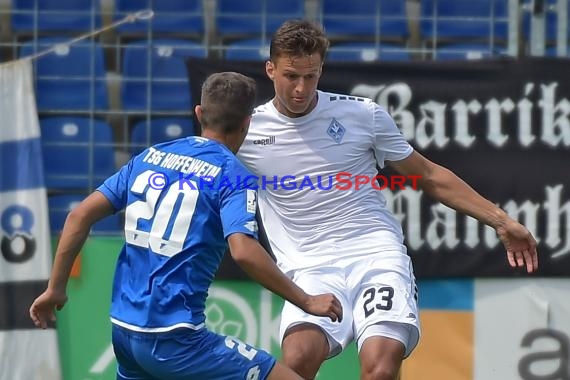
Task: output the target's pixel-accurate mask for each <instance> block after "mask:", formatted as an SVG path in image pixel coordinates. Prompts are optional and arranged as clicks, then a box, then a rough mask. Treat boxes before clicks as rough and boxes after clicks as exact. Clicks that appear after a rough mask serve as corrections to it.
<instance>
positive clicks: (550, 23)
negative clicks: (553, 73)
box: [522, 0, 570, 57]
mask: <svg viewBox="0 0 570 380" xmlns="http://www.w3.org/2000/svg"><path fill="white" fill-rule="evenodd" d="M527 3H528V1H527ZM557 3H558V1H557V0H547V1H545V4H544V12H545V22H544V24H545V30H544V32H545V39H546V43H547V44H549V45H556V43H557V38H558V19H559V17H563V15H562V14H561V13H560V12H559V11H558V10H557ZM527 5H528V6H529V7H528V9H526V11H525V12H524V13H523V19H522V34H523V37H524V38H525V40H526V41H530V35H531V16H532V13H531V9H532V7H531V6H530V5H531V4H530V3H528V4H527ZM566 17H567V18H568V21H569V22H570V3H569V4H568V5H567V15H566ZM566 40H567V45H570V44H569V43H570V27H569V28H567V30H566ZM548 50H549V49H548V47H547V48H546V51H545V55H546V56H552V57H554V56H556V55H557V54H556V49H554V52H552V51H550V52H549V51H548ZM552 53H553V54H552Z"/></svg>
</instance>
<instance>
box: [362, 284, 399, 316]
mask: <svg viewBox="0 0 570 380" xmlns="http://www.w3.org/2000/svg"><path fill="white" fill-rule="evenodd" d="M393 297H394V288H392V287H391V286H383V287H381V288H378V291H377V290H376V288H368V289H366V291H364V294H363V295H362V298H364V300H365V301H364V316H365V317H366V318H368V317H369V316H371V315H372V314H373V313H374V310H375V309H378V310H390V309H391V308H392V298H393Z"/></svg>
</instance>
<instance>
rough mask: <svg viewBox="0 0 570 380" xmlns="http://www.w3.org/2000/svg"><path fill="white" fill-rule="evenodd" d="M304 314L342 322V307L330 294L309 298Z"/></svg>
mask: <svg viewBox="0 0 570 380" xmlns="http://www.w3.org/2000/svg"><path fill="white" fill-rule="evenodd" d="M305 312H307V313H309V314H313V315H318V316H320V317H329V318H330V319H331V320H332V321H333V322H336V321H339V322H340V321H342V305H341V303H340V301H339V300H338V298H336V297H335V295H334V294H331V293H328V294H320V295H318V296H309V298H308V300H307V305H306V308H305Z"/></svg>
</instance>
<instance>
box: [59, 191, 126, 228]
mask: <svg viewBox="0 0 570 380" xmlns="http://www.w3.org/2000/svg"><path fill="white" fill-rule="evenodd" d="M84 198H85V195H82V194H61V195H50V196H49V197H48V208H49V224H50V230H51V232H52V233H59V232H61V231H62V229H63V225H64V224H65V219H66V218H67V214H69V212H70V211H71V210H72V209H73V208H75V207H76V206H77V205H78V204H79V203H80V202H81V201H82V200H83V199H84ZM122 230H123V219H122V215H121V214H113V215H110V216H108V217H106V218H103V219H101V220H100V221H99V222H97V223H95V224H94V225H93V227H92V229H91V231H92V232H95V233H98V234H118V233H120V232H121V231H122Z"/></svg>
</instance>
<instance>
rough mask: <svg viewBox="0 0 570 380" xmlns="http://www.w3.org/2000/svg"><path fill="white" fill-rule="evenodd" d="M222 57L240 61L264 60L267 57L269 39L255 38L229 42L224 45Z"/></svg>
mask: <svg viewBox="0 0 570 380" xmlns="http://www.w3.org/2000/svg"><path fill="white" fill-rule="evenodd" d="M224 58H225V59H231V60H241V61H266V60H267V59H269V40H267V39H260V38H256V39H251V40H243V41H235V42H232V43H229V44H227V45H226V46H224Z"/></svg>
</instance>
